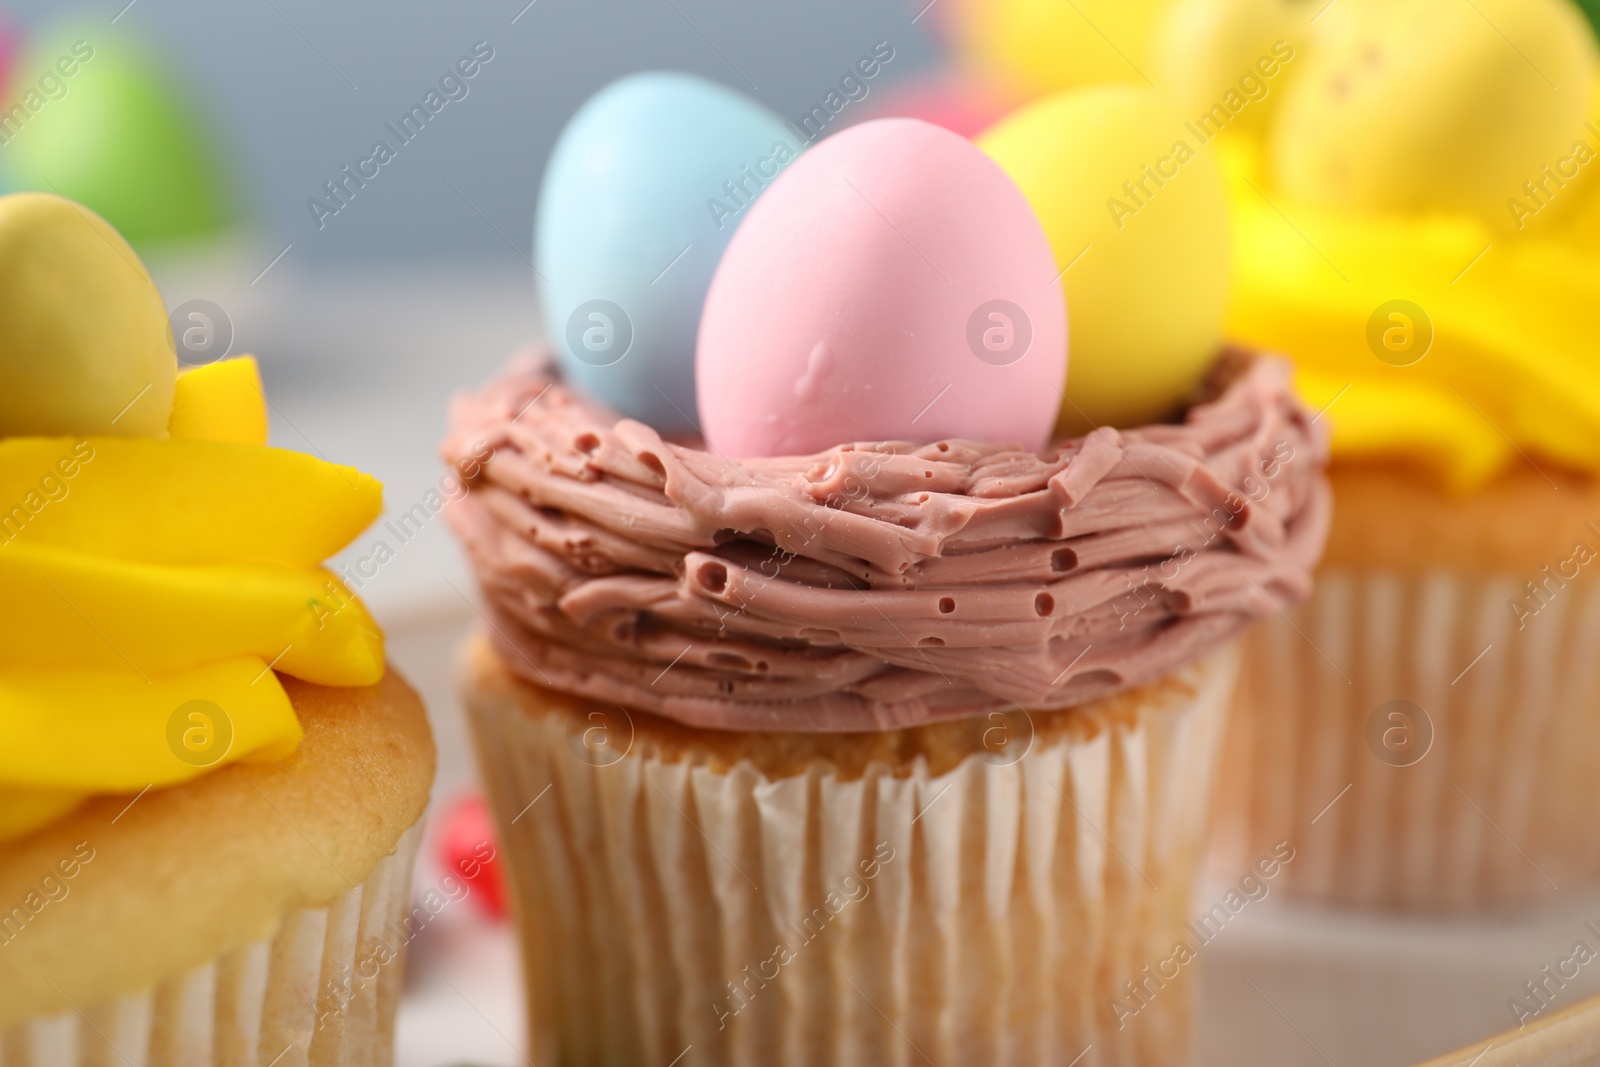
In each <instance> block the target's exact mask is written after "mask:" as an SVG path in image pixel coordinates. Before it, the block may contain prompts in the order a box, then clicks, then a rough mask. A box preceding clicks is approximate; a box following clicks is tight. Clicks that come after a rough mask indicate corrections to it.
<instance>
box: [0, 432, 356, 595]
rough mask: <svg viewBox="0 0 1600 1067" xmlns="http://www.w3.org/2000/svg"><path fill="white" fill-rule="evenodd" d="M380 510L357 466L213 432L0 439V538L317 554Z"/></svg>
mask: <svg viewBox="0 0 1600 1067" xmlns="http://www.w3.org/2000/svg"><path fill="white" fill-rule="evenodd" d="M382 509H383V487H382V486H381V485H380V484H379V483H378V481H377V479H375V478H373V477H372V476H371V475H369V474H363V473H362V472H360V471H358V470H355V469H354V468H351V467H342V466H337V465H335V464H332V463H327V462H324V461H323V460H320V459H317V458H316V457H315V456H307V455H304V454H302V453H299V452H290V451H287V450H285V449H280V448H261V447H259V446H255V445H243V444H229V443H221V442H215V441H182V440H179V441H173V440H167V441H145V440H130V439H122V438H106V437H91V438H77V439H74V438H70V437H12V438H6V439H3V440H0V547H4V546H5V545H6V544H8V543H11V542H16V543H17V544H32V545H53V546H57V547H61V548H71V549H76V550H79V551H82V552H92V553H97V554H100V555H104V556H109V557H112V558H115V559H125V560H140V561H143V562H147V563H173V564H177V563H189V564H210V563H225V562H236V561H244V560H272V561H276V562H279V563H287V564H293V565H297V566H309V565H313V564H317V563H320V562H322V561H323V560H325V559H327V558H328V557H329V556H331V555H333V554H334V553H335V552H337V551H339V549H341V548H343V547H344V546H345V545H347V544H349V543H350V542H351V541H352V540H353V539H354V538H355V537H356V535H357V534H359V533H360V532H361V531H362V530H364V529H366V528H367V526H369V525H371V523H372V521H373V520H374V519H376V518H377V517H378V514H379V512H380V511H382Z"/></svg>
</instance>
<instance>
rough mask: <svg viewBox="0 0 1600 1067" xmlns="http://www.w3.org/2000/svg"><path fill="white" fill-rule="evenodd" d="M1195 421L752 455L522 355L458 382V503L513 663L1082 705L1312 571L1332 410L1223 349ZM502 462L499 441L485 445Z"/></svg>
mask: <svg viewBox="0 0 1600 1067" xmlns="http://www.w3.org/2000/svg"><path fill="white" fill-rule="evenodd" d="M1206 392H1207V394H1208V398H1207V399H1205V400H1203V401H1202V402H1199V403H1196V404H1194V405H1193V406H1192V407H1191V408H1190V409H1189V411H1188V413H1187V416H1186V417H1185V418H1184V420H1183V421H1182V422H1181V423H1174V424H1163V425H1151V426H1145V427H1141V428H1138V429H1129V430H1122V431H1118V430H1113V429H1110V428H1102V429H1099V430H1095V431H1093V432H1092V433H1090V434H1088V435H1087V436H1084V437H1078V438H1073V439H1070V440H1066V441H1063V442H1061V443H1059V444H1057V445H1055V446H1054V447H1052V448H1050V449H1048V450H1045V451H1043V452H1041V453H1035V452H1031V451H1028V450H1025V449H1023V448H1021V447H1020V446H1017V445H1012V444H1004V443H984V442H976V441H968V440H959V439H951V440H940V441H935V442H932V443H928V444H921V445H917V444H909V443H904V442H878V443H855V444H843V445H840V446H837V447H834V448H831V449H827V450H824V451H822V452H819V453H816V454H814V455H808V456H799V457H779V458H765V459H747V460H742V461H740V460H733V459H730V458H727V457H725V456H722V455H719V454H716V453H714V452H710V451H707V450H705V449H704V448H703V447H700V446H698V445H695V444H683V443H674V442H671V441H668V440H665V439H664V438H663V437H662V436H661V435H660V434H659V433H657V432H656V431H655V430H652V429H651V428H650V427H649V426H646V425H645V424H643V423H641V422H638V421H635V420H632V419H626V418H619V417H618V416H617V415H615V414H614V413H612V412H609V411H607V410H605V409H603V408H600V407H598V406H596V405H594V404H592V403H590V402H587V401H585V400H584V399H582V398H581V397H579V396H578V395H576V394H574V393H572V392H571V391H569V390H568V389H567V388H565V387H564V386H563V385H561V384H559V383H558V382H556V381H554V380H552V378H551V377H550V375H549V372H548V370H547V369H546V367H545V366H544V362H543V359H542V358H541V356H539V355H536V354H530V355H529V356H527V357H524V358H523V359H521V360H519V361H518V362H516V363H515V364H513V366H512V367H510V368H509V369H508V370H507V371H506V372H505V373H503V374H502V375H501V376H500V377H499V378H497V379H496V380H495V381H494V382H492V383H491V384H490V385H489V386H487V387H486V388H485V389H483V390H481V391H479V392H477V393H473V394H469V395H467V396H464V397H462V398H460V399H459V400H458V401H457V404H456V406H455V411H454V415H453V419H452V426H451V431H450V434H449V436H448V438H447V439H446V441H445V444H444V447H443V454H444V457H445V459H446V461H447V462H449V463H450V464H452V465H454V466H456V467H457V468H459V469H462V470H463V471H466V470H479V473H478V475H477V477H476V478H473V479H470V480H469V484H470V486H471V491H470V492H469V493H468V494H467V495H466V496H465V497H464V498H462V499H461V500H460V501H459V502H457V503H455V504H453V505H452V506H451V508H450V509H449V510H448V512H447V514H448V515H449V517H450V521H451V523H452V525H453V527H454V528H455V530H456V531H457V533H458V534H459V535H460V536H461V537H462V539H463V540H464V542H465V544H466V545H467V548H468V550H469V552H470V554H471V557H472V560H473V563H474V564H475V567H476V569H477V572H478V575H479V578H480V581H481V583H482V586H483V589H484V591H485V595H486V597H487V600H488V605H489V612H490V616H491V619H492V630H493V633H494V636H495V639H496V641H497V642H498V644H499V646H500V649H501V652H502V653H503V655H504V657H505V659H506V662H507V664H508V665H509V666H510V667H511V669H513V670H514V671H516V672H518V673H519V674H520V675H521V676H523V677H524V678H526V679H527V680H529V681H531V682H535V683H539V684H544V685H547V686H552V687H555V688H559V689H562V690H567V691H571V692H574V693H578V694H581V695H584V696H588V697H591V698H594V699H598V700H604V701H615V702H619V703H623V704H626V705H628V706H630V707H633V708H641V709H645V710H648V711H652V712H656V713H658V714H661V715H664V716H667V717H669V718H672V719H675V720H677V721H680V722H684V723H687V724H691V725H694V726H701V727H708V728H720V729H741V730H786V731H801V730H813V731H824V730H825V731H861V730H874V729H887V728H894V727H901V726H909V725H916V724H921V723H926V722H931V721H937V720H941V719H949V718H955V717H961V716H969V715H974V714H979V713H983V712H986V711H990V710H995V709H1001V708H1010V707H1014V706H1021V707H1024V708H1028V709H1046V708H1058V707H1065V706H1069V705H1073V704H1077V703H1081V702H1083V701H1086V700H1090V699H1093V698H1095V697H1098V696H1102V695H1105V694H1107V693H1111V692H1114V691H1117V690H1119V689H1122V688H1126V687H1129V686H1133V685H1138V684H1140V683H1143V682H1146V681H1149V680H1152V679H1154V678H1157V677H1160V676H1162V675H1164V674H1167V673H1170V672H1171V671H1173V670H1175V669H1176V668H1178V667H1181V666H1182V665H1184V664H1186V663H1189V662H1192V661H1194V660H1196V659H1198V658H1200V657H1202V656H1204V655H1205V654H1206V653H1207V652H1208V651H1210V650H1211V649H1213V648H1215V647H1216V646H1218V645H1220V644H1221V643H1223V642H1224V641H1226V640H1227V639H1229V638H1230V637H1232V636H1234V635H1235V634H1237V633H1238V632H1239V631H1240V630H1241V629H1242V628H1243V627H1244V626H1246V625H1248V624H1249V623H1250V622H1252V621H1254V620H1256V619H1260V618H1264V617H1267V616H1271V615H1273V614H1274V613H1276V612H1277V611H1279V610H1281V609H1282V608H1284V607H1285V606H1287V605H1290V604H1292V603H1294V602H1296V601H1298V600H1299V599H1301V598H1302V597H1304V596H1305V595H1306V593H1307V592H1308V590H1309V586H1310V582H1311V571H1312V569H1313V567H1314V566H1315V564H1316V562H1317V560H1318V558H1319V557H1320V555H1321V551H1322V544H1323V539H1324V537H1325V534H1326V529H1327V522H1328V514H1329V500H1328V492H1327V488H1326V485H1325V483H1324V481H1323V479H1322V474H1321V472H1322V468H1323V465H1324V463H1325V460H1326V447H1327V446H1326V439H1325V432H1324V427H1323V425H1322V424H1321V423H1320V421H1319V420H1317V419H1315V418H1313V417H1312V416H1311V415H1310V414H1309V413H1308V412H1307V411H1306V410H1305V409H1304V408H1303V407H1301V405H1300V404H1299V403H1298V402H1297V401H1296V400H1295V398H1294V396H1293V394H1292V392H1291V390H1290V388H1289V382H1288V373H1287V367H1286V365H1285V364H1283V363H1282V362H1281V361H1279V360H1276V359H1271V358H1257V357H1253V356H1249V355H1246V354H1243V353H1237V352H1236V353H1229V354H1228V355H1227V356H1226V357H1225V358H1224V359H1222V360H1221V361H1219V363H1218V366H1217V367H1216V369H1215V370H1214V372H1213V375H1212V378H1211V380H1210V382H1208V384H1207V390H1206ZM485 455H487V456H488V459H487V461H486V462H485V461H484V458H483V457H484V456H485Z"/></svg>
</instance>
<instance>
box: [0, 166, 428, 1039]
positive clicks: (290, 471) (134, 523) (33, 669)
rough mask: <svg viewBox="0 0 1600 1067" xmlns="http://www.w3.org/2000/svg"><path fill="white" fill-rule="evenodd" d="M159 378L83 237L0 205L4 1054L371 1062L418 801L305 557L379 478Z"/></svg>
mask: <svg viewBox="0 0 1600 1067" xmlns="http://www.w3.org/2000/svg"><path fill="white" fill-rule="evenodd" d="M266 441H267V412H266V401H265V398H264V396H263V394H262V389H261V381H260V377H259V375H258V374H257V370H256V365H255V361H254V360H253V359H251V358H249V357H242V358H239V359H233V360H224V361H221V362H217V363H211V364H207V365H203V366H198V367H193V368H188V369H185V370H183V371H182V373H179V366H178V363H177V360H176V359H175V358H174V352H173V337H172V332H171V329H170V328H169V326H168V323H167V311H166V308H165V307H164V306H163V304H162V301H161V294H160V293H159V292H158V291H157V290H156V288H155V286H154V285H153V284H152V283H151V280H150V277H149V276H148V274H146V272H145V270H144V268H143V266H142V264H141V263H140V261H139V259H138V257H137V255H136V253H135V252H134V250H133V248H132V247H131V246H129V245H128V243H127V242H126V241H124V240H123V239H122V237H121V236H120V235H119V234H118V233H117V231H116V230H115V229H114V228H113V227H111V226H110V225H109V224H108V223H107V222H105V220H103V219H101V218H100V217H99V216H98V215H95V214H94V213H93V212H92V211H90V210H89V209H88V208H86V207H84V206H83V205H81V204H77V203H74V202H72V201H69V200H66V199H64V198H62V197H59V196H56V195H54V194H40V193H14V194H11V195H7V196H0V502H3V503H0V508H3V509H4V510H3V511H0V590H3V591H4V595H5V599H6V603H7V604H8V605H10V606H11V610H8V611H7V612H6V613H5V616H4V618H3V620H0V902H3V903H0V953H3V954H4V957H3V958H4V960H5V962H6V966H5V967H4V968H3V969H0V1056H3V1058H4V1061H5V1063H7V1064H8V1065H9V1064H12V1063H16V1064H23V1065H29V1067H45V1065H50V1067H59V1065H74V1064H83V1065H85V1067H87V1065H89V1064H101V1063H106V1062H112V1061H114V1060H117V1059H120V1060H123V1061H126V1062H138V1063H144V1064H150V1065H157V1067H166V1065H172V1067H176V1065H178V1064H200V1065H206V1064H223V1063H227V1064H271V1063H281V1062H285V1061H286V1057H289V1056H290V1054H291V1053H293V1054H294V1059H293V1060H292V1062H301V1063H308V1062H310V1063H326V1064H332V1065H341V1064H374V1063H382V1062H387V1061H388V1059H389V1057H390V1054H391V1050H392V1039H393V1024H394V1011H395V1007H396V1004H397V1001H398V997H399V991H400V984H401V973H402V963H401V961H402V959H403V958H404V951H405V947H406V944H407V942H408V941H409V937H407V936H406V926H405V924H406V923H407V922H408V921H410V920H411V914H410V901H411V897H410V881H411V864H412V860H413V858H414V856H415V854H416V849H417V845H418V841H419V835H420V829H419V819H420V816H421V814H422V811H423V808H424V807H425V806H426V804H427V799H428V789H429V785H430V783H431V782H432V779H433V759H434V752H433V741H432V737H431V734H430V732H429V728H428V723H427V719H426V715H425V714H424V712H423V709H422V705H421V702H420V701H419V700H418V699H417V696H416V694H415V693H414V692H412V691H411V689H410V687H409V686H407V685H406V683H405V682H404V681H402V680H401V679H400V678H399V676H398V675H396V674H395V673H394V672H393V671H390V670H388V669H387V668H386V665H385V661H384V641H383V635H382V633H381V632H380V631H379V630H378V627H377V624H376V623H375V622H374V621H373V620H372V618H371V617H370V616H369V615H368V614H367V610H366V608H365V607H364V606H363V605H362V604H361V602H360V601H359V600H358V599H357V598H356V597H355V595H354V593H353V592H351V590H350V589H349V588H348V587H346V586H345V585H344V584H343V582H341V581H340V580H339V579H338V578H337V577H335V576H334V574H333V573H332V572H331V571H329V570H326V569H324V568H323V566H322V562H323V560H324V559H326V558H327V557H328V556H330V555H332V554H333V553H335V552H337V551H338V550H339V549H341V548H343V547H344V546H345V545H346V544H348V543H349V542H350V541H351V540H352V539H353V538H354V537H356V536H357V535H358V534H359V533H360V532H361V531H362V530H363V529H365V528H366V526H367V525H369V524H370V523H371V522H372V521H373V520H374V519H375V518H376V517H377V515H378V513H379V511H380V510H381V507H382V489H381V487H380V486H379V485H378V483H377V482H376V480H375V479H373V478H371V477H370V476H368V475H365V474H362V473H361V472H359V471H356V470H354V469H352V468H345V467H339V466H335V465H334V464H332V463H328V462H326V461H324V460H321V459H317V458H314V457H312V456H308V455H304V454H302V453H297V452H289V451H285V450H281V449H273V448H268V447H266Z"/></svg>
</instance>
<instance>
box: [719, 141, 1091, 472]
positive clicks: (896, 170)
mask: <svg viewBox="0 0 1600 1067" xmlns="http://www.w3.org/2000/svg"><path fill="white" fill-rule="evenodd" d="M1057 272H1058V268H1057V267H1056V263H1055V258H1054V256H1053V255H1052V254H1051V251H1050V244H1049V241H1048V240H1047V239H1046V237H1045V234H1044V230H1043V229H1042V228H1041V226H1040V224H1039V221H1038V219H1037V218H1036V217H1035V216H1034V214H1033V210H1032V209H1031V208H1030V207H1029V206H1028V202H1027V200H1025V199H1024V198H1023V195H1022V193H1021V191H1020V190H1019V189H1018V188H1017V187H1016V185H1015V184H1014V183H1013V182H1012V181H1011V179H1010V178H1009V177H1007V176H1006V174H1005V172H1004V171H1002V170H1001V169H1000V168H999V167H998V166H997V165H996V164H995V163H993V162H992V161H991V160H990V159H989V158H988V157H987V156H986V155H984V154H983V152H981V151H980V150H979V149H978V148H977V147H976V146H974V145H973V144H972V143H971V142H969V141H967V140H966V139H965V138H962V137H959V136H957V135H956V134H954V133H951V132H950V131H948V130H944V129H940V128H939V127H937V126H933V125H930V124H928V123H926V122H921V121H918V120H916V119H879V120H876V121H873V122H865V123H862V124H861V125H859V126H855V127H852V128H850V129H847V130H844V131H842V132H840V133H837V134H835V135H834V136H832V137H829V138H827V139H826V140H824V141H822V142H820V143H819V144H817V145H816V146H815V147H814V148H812V149H811V150H810V151H808V152H807V153H806V154H805V155H803V156H801V157H800V158H799V159H798V160H796V161H795V162H794V163H792V164H790V166H789V169H788V170H786V171H785V172H784V173H783V174H782V175H781V176H780V177H779V178H778V180H777V181H775V182H774V183H772V185H770V186H769V187H768V188H767V190H766V192H765V193H764V194H763V195H762V197H761V199H760V200H758V201H757V202H756V203H755V205H754V206H753V207H752V208H751V209H750V211H749V214H748V215H747V216H746V217H745V219H744V221H743V222H742V223H741V224H740V226H739V230H738V232H737V233H735V234H734V236H733V240H732V241H731V242H730V243H729V245H728V248H727V251H726V252H725V253H724V254H723V257H722V262H721V264H720V265H719V266H718V268H717V272H716V275H715V276H714V277H713V279H712V282H711V288H710V291H709V292H708V294H707V296H706V303H705V310H704V313H703V315H702V316H701V321H700V335H699V345H698V350H697V353H696V374H697V394H698V400H699V407H700V419H701V427H702V429H703V430H704V432H705V435H706V440H707V441H708V442H709V444H710V445H711V447H712V448H714V449H716V450H718V451H720V452H722V453H723V454H725V455H727V456H730V457H755V456H776V455H804V454H808V453H811V452H817V451H821V450H823V449H827V448H830V447H833V446H835V445H839V444H844V443H849V442H856V441H910V442H914V443H928V442H932V441H937V440H941V439H944V438H970V439H973V440H980V441H998V442H1014V443H1016V444H1019V445H1021V446H1023V447H1024V448H1027V449H1040V448H1043V447H1044V446H1045V445H1046V444H1047V443H1048V441H1049V437H1050V432H1051V429H1052V427H1053V426H1054V424H1055V417H1056V410H1057V408H1058V407H1060V404H1061V396H1062V387H1063V383H1064V382H1065V380H1066V373H1067V368H1066V359H1065V357H1064V355H1063V353H1065V351H1066V335H1067V316H1066V306H1065V304H1064V298H1063V296H1062V291H1061V286H1060V285H1059V284H1058V282H1057Z"/></svg>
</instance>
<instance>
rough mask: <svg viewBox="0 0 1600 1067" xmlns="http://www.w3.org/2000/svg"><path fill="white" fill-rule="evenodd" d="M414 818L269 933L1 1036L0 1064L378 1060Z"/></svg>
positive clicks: (351, 1066) (394, 992)
mask: <svg viewBox="0 0 1600 1067" xmlns="http://www.w3.org/2000/svg"><path fill="white" fill-rule="evenodd" d="M420 842H421V824H420V823H419V824H418V825H417V826H413V827H412V828H411V829H410V830H408V831H406V833H405V834H404V836H402V837H401V839H400V841H399V843H398V844H397V845H396V846H395V851H394V853H393V854H392V855H390V856H388V857H387V858H385V859H383V860H382V861H380V862H379V863H378V865H377V866H376V867H375V868H374V869H373V871H372V873H371V874H370V875H368V876H367V879H366V880H365V881H364V882H362V883H361V884H360V885H358V886H356V887H355V888H354V889H351V890H349V891H348V892H346V893H344V894H343V895H342V896H340V897H339V898H338V899H336V900H334V901H333V903H331V904H329V905H328V906H327V907H324V908H306V909H303V910H300V911H295V912H292V913H291V914H289V915H287V916H285V917H284V919H283V921H282V924H281V925H280V927H279V929H278V933H277V935H276V936H275V937H273V938H272V939H271V940H268V941H260V942H257V943H255V944H252V945H248V946H246V947H244V948H240V949H237V950H235V951H232V952H229V953H227V954H225V955H223V956H219V957H217V958H216V959H214V960H212V961H211V962H209V963H206V964H203V965H202V966H199V967H196V968H194V969H193V970H190V971H188V972H187V973H185V974H182V975H178V976H177V977H174V978H172V979H170V980H168V981H166V982H163V983H162V984H160V985H159V986H156V987H155V988H153V989H149V990H146V991H145V992H143V993H137V994H134V995H131V996H126V997H120V998H118V999H115V1000H108V1001H104V1002H101V1003H98V1004H93V1005H87V1004H85V1005H79V1007H80V1008H81V1009H82V1011H81V1012H79V1011H68V1012H65V1013H63V1014H61V1015H56V1016H51V1017H49V1018H44V1019H37V1020H34V1021H32V1022H28V1023H24V1024H22V1025H19V1026H15V1027H13V1028H11V1029H9V1030H7V1031H5V1032H4V1033H3V1034H0V1067H268V1065H269V1064H270V1065H272V1067H380V1065H381V1067H389V1065H390V1064H391V1063H392V1062H393V1059H394V1048H393V1046H394V1016H395V1008H396V1007H397V1005H398V1003H399V999H400V989H401V983H402V973H401V972H402V964H403V953H404V948H405V942H406V941H407V940H408V938H407V930H408V928H407V927H406V925H405V922H406V919H407V917H408V915H409V913H410V909H411V869H412V864H413V862H414V861H415V859H416V854H417V847H418V845H419V843H420Z"/></svg>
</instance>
